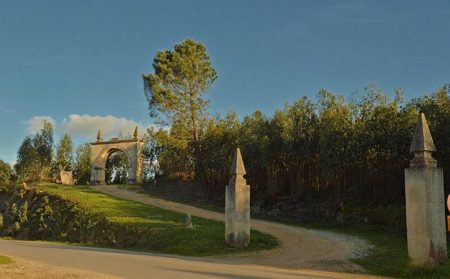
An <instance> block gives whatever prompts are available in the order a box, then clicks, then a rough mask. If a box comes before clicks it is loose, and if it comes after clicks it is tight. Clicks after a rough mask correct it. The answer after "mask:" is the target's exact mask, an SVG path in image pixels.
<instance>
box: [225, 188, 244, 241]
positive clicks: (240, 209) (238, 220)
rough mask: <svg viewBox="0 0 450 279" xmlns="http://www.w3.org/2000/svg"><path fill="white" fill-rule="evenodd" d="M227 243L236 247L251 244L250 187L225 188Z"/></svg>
mask: <svg viewBox="0 0 450 279" xmlns="http://www.w3.org/2000/svg"><path fill="white" fill-rule="evenodd" d="M225 242H226V243H227V244H228V245H231V246H234V247H246V246H248V245H249V244H250V186H249V185H233V186H231V187H230V186H226V188H225Z"/></svg>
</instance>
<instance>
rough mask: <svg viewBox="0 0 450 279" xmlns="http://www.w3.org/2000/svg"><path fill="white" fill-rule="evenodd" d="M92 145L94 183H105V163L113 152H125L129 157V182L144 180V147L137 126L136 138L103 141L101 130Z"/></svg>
mask: <svg viewBox="0 0 450 279" xmlns="http://www.w3.org/2000/svg"><path fill="white" fill-rule="evenodd" d="M90 145H91V179H90V182H91V184H93V185H104V184H105V165H106V160H107V159H108V157H109V155H110V154H111V153H114V152H117V151H120V152H123V153H124V154H125V155H126V156H127V159H128V179H127V184H136V183H141V182H142V147H143V145H144V143H143V141H142V140H140V139H139V137H138V130H137V127H136V129H135V130H134V138H133V139H127V140H121V139H118V138H112V139H111V140H109V141H103V138H102V135H101V131H100V130H99V132H98V135H97V141H96V142H93V143H90Z"/></svg>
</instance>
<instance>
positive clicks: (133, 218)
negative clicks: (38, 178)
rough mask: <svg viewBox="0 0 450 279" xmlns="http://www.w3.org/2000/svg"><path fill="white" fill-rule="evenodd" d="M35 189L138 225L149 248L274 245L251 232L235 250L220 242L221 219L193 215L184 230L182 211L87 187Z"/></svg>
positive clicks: (222, 249) (200, 252)
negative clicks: (246, 242) (247, 241)
mask: <svg viewBox="0 0 450 279" xmlns="http://www.w3.org/2000/svg"><path fill="white" fill-rule="evenodd" d="M39 188H40V189H41V190H44V191H47V192H49V193H51V194H55V195H58V196H60V197H62V198H63V199H66V200H69V201H72V202H76V203H77V204H78V205H79V206H80V207H84V208H86V209H88V210H89V211H90V212H92V213H97V214H102V215H104V216H106V217H107V218H108V219H109V220H110V221H111V222H114V223H118V224H120V225H123V226H142V227H143V228H144V229H145V230H146V231H147V233H145V234H143V235H142V236H141V237H142V238H147V239H146V241H151V242H152V243H154V244H155V245H154V246H153V247H156V248H153V249H152V250H151V251H154V252H162V253H169V254H179V255H191V256H205V255H219V254H227V253H237V252H241V251H255V250H262V249H270V248H273V247H275V246H277V245H278V242H277V240H276V239H275V238H273V237H272V236H270V235H268V234H264V233H260V232H257V231H252V242H251V245H250V246H249V247H248V248H246V249H242V250H241V249H235V248H231V247H229V246H227V245H226V244H225V243H224V224H223V223H222V222H217V221H212V220H206V219H201V218H196V217H193V224H194V227H195V228H194V229H187V228H185V226H184V220H185V215H184V214H181V213H176V212H172V211H168V210H164V209H160V208H157V207H153V206H149V205H145V204H142V203H138V202H133V201H127V200H122V199H118V198H114V197H110V196H108V195H105V194H102V193H98V192H96V191H94V190H92V189H91V188H89V187H87V186H61V185H56V184H41V185H39ZM149 238H150V239H149ZM137 246H138V247H139V240H138V245H137ZM141 248H142V249H140V250H146V249H145V247H141Z"/></svg>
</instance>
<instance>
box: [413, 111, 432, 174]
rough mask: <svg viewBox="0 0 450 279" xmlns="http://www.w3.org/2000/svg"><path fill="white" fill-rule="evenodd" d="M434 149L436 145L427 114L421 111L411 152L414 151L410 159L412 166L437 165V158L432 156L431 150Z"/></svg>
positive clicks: (425, 166)
mask: <svg viewBox="0 0 450 279" xmlns="http://www.w3.org/2000/svg"><path fill="white" fill-rule="evenodd" d="M433 151H436V147H435V146H434V142H433V138H432V137H431V133H430V128H428V123H427V119H426V118H425V114H423V113H421V114H420V115H419V120H418V122H417V126H416V131H415V132H414V136H413V140H412V143H411V148H410V152H411V153H414V158H412V159H411V161H410V164H409V165H410V167H412V168H427V167H431V168H435V167H437V162H436V160H435V159H434V158H433V157H432V156H431V152H433Z"/></svg>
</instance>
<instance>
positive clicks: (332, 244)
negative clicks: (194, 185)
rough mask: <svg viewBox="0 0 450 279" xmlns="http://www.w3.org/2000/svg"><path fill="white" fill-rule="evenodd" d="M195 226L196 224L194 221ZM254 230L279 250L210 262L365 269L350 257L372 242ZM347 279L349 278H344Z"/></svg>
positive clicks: (197, 211)
mask: <svg viewBox="0 0 450 279" xmlns="http://www.w3.org/2000/svg"><path fill="white" fill-rule="evenodd" d="M92 188H93V189H95V190H97V191H100V192H102V193H105V194H108V195H111V196H114V197H119V198H123V199H128V200H133V201H138V202H142V203H145V204H149V205H153V206H156V207H160V208H164V209H168V210H173V211H178V212H183V213H187V212H189V213H190V214H191V215H193V216H197V217H201V218H206V219H212V220H218V221H222V222H223V221H224V219H225V217H224V214H223V213H219V212H213V211H209V210H206V209H201V208H197V207H194V206H190V205H186V204H181V203H176V202H172V201H167V200H163V199H159V198H153V197H151V196H149V195H147V194H143V193H138V192H137V191H130V190H124V189H119V188H118V187H117V186H116V185H108V186H95V187H92ZM194 225H195V224H194ZM251 227H252V229H256V230H258V231H261V232H266V233H269V234H271V235H273V236H275V237H276V238H278V240H279V241H280V242H281V245H280V247H279V248H277V249H273V250H271V251H263V252H253V253H247V254H239V255H226V256H214V257H207V258H205V259H208V260H210V261H214V262H221V263H230V264H257V265H266V266H272V267H278V268H289V269H298V268H308V269H315V270H327V271H339V272H362V271H363V269H362V268H361V267H360V266H358V265H356V264H355V263H353V262H352V261H351V258H357V257H361V256H364V255H365V254H367V253H368V251H369V250H370V245H369V244H368V243H367V242H366V241H364V240H362V239H359V238H357V237H352V236H347V235H341V234H335V233H330V232H324V231H318V230H308V229H304V228H299V227H294V226H289V225H283V224H280V223H275V222H269V221H262V220H256V219H252V220H251ZM343 278H347V277H343Z"/></svg>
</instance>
